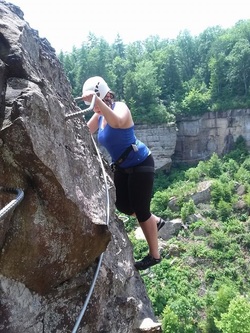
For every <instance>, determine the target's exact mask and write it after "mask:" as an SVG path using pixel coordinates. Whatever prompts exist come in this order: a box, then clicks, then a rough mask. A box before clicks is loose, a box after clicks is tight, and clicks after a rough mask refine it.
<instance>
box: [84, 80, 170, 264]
mask: <svg viewBox="0 0 250 333" xmlns="http://www.w3.org/2000/svg"><path fill="white" fill-rule="evenodd" d="M94 95H96V99H95V105H94V112H95V113H94V115H93V116H92V117H91V119H90V120H89V121H88V123H87V125H88V127H89V129H90V132H91V133H92V134H93V133H95V132H96V131H98V136H97V138H98V141H99V143H100V144H101V145H103V146H104V147H105V148H106V149H107V151H108V153H109V154H110V156H111V158H112V164H111V167H112V170H113V171H114V184H115V188H116V207H117V209H118V210H119V211H120V212H122V213H124V214H126V215H130V216H135V217H136V218H137V220H138V222H139V224H140V226H141V229H142V231H143V233H144V235H145V238H146V240H147V243H148V247H149V253H148V255H147V256H146V257H145V258H143V259H142V260H140V261H137V262H135V267H136V268H137V269H138V270H144V269H147V268H149V267H151V266H153V265H156V264H158V263H160V262H161V256H160V253H159V250H158V235H157V233H158V231H159V230H160V229H161V228H162V227H163V225H164V224H165V221H164V220H163V219H162V218H159V217H157V216H155V215H154V214H152V213H151V212H150V201H151V196H152V189H153V182H154V173H155V172H154V159H153V157H152V154H151V152H150V150H149V148H148V147H147V146H146V145H145V144H144V143H143V142H141V141H140V140H138V139H137V138H136V136H135V132H134V122H133V119H132V115H131V112H130V110H129V108H128V106H127V105H126V104H125V103H124V102H119V101H115V95H114V93H113V92H112V91H111V90H110V89H109V87H108V85H107V83H106V82H105V80H104V79H103V78H101V77H100V76H95V77H91V78H89V79H88V80H87V81H86V82H85V83H84V85H83V90H82V99H83V100H84V102H85V104H86V105H89V104H90V102H91V101H92V98H93V96H94Z"/></svg>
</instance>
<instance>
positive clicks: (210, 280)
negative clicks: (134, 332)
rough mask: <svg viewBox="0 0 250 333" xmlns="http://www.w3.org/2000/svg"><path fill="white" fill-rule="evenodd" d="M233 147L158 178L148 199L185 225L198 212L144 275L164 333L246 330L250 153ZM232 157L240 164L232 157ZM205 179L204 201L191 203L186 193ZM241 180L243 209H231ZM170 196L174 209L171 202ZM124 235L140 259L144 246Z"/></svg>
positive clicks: (249, 278) (157, 210) (249, 272)
mask: <svg viewBox="0 0 250 333" xmlns="http://www.w3.org/2000/svg"><path fill="white" fill-rule="evenodd" d="M236 150H237V154H235V155H234V154H233V152H231V153H230V154H229V156H228V155H226V156H224V157H223V158H219V157H218V156H217V155H213V156H212V157H211V158H210V159H209V160H208V161H204V162H200V163H199V164H198V165H197V166H196V167H192V168H189V169H185V170H180V172H178V169H176V170H172V171H171V172H169V173H166V172H161V173H160V174H159V175H158V177H159V180H161V181H159V184H160V186H159V190H157V189H156V191H155V192H154V195H153V198H152V211H153V213H155V214H156V215H158V214H159V213H160V214H162V215H161V216H164V217H165V218H168V219H171V218H174V217H179V218H181V219H182V220H183V222H185V220H186V221H189V220H188V219H189V216H190V215H192V214H193V213H195V214H196V215H197V214H200V219H199V220H197V221H196V222H192V223H191V224H189V228H188V230H185V231H180V232H179V234H178V235H177V236H176V237H173V238H171V239H169V240H168V241H167V242H165V243H164V246H163V245H162V246H163V248H162V257H163V260H162V262H161V264H160V265H156V266H154V267H152V268H151V272H150V273H149V275H144V276H142V278H143V280H144V283H145V286H146V288H147V291H148V295H149V298H150V300H151V302H152V305H153V308H154V311H155V314H156V315H157V316H158V317H159V319H160V320H161V321H162V329H163V332H175V333H231V332H239V333H241V332H248V331H247V330H246V331H244V329H246V327H248V326H247V325H249V321H248V320H249V319H248V316H245V317H246V318H244V319H243V313H244V312H245V313H249V304H248V303H249V300H247V301H246V299H245V300H244V301H242V300H241V297H242V295H245V294H249V292H250V287H249V286H250V268H249V258H250V257H249V248H250V236H249V231H250V218H249V214H248V212H249V211H248V210H247V209H248V207H249V185H247V182H246V180H247V179H249V178H248V177H250V176H249V174H250V167H249V166H250V163H249V155H248V156H246V155H245V159H243V157H242V156H244V154H245V153H243V152H244V151H245V145H244V143H243V142H241V143H240V144H239V145H238V146H237V147H236ZM234 156H241V159H240V160H238V161H237V158H236V160H234V158H232V157H234ZM240 170H241V171H240ZM243 171H244V172H243ZM240 172H241V175H240ZM164 178H166V179H164ZM170 179H171V181H170ZM206 180H209V181H211V185H210V191H211V192H210V194H211V198H210V202H209V203H206V204H197V205H195V204H194V201H193V200H192V199H191V197H192V194H193V193H195V191H196V189H197V183H199V182H201V181H206ZM243 183H244V189H245V191H244V192H243V194H242V195H241V199H242V200H243V201H244V202H246V208H244V210H243V211H242V210H238V209H236V208H235V203H236V202H237V200H239V194H237V188H238V187H239V186H240V185H243ZM163 184H164V185H163ZM164 186H167V188H164ZM173 198H174V202H175V205H174V206H173V207H172V206H171V205H172V204H171V205H169V203H170V202H172V200H173ZM172 209H174V210H172ZM188 223H189V222H188ZM129 237H130V239H131V241H132V244H133V246H134V255H135V257H136V258H137V259H138V258H141V257H143V256H144V255H145V254H146V253H147V244H146V241H142V240H137V239H136V238H135V236H134V233H133V231H132V232H130V233H129ZM173 249H174V251H173ZM239 299H240V300H241V301H238V300H239ZM236 300H237V301H236ZM237 320H240V321H242V325H238V327H237V329H239V331H237V330H236V322H237Z"/></svg>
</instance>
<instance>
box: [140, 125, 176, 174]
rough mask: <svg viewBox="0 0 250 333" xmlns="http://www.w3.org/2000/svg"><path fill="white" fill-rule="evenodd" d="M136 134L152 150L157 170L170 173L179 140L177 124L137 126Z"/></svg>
mask: <svg viewBox="0 0 250 333" xmlns="http://www.w3.org/2000/svg"><path fill="white" fill-rule="evenodd" d="M135 133H136V136H137V137H138V138H139V139H140V140H141V141H143V142H144V143H146V145H147V146H148V147H149V148H150V150H151V152H152V154H153V156H154V160H155V168H156V169H157V170H166V171H169V170H170V167H171V165H172V155H173V154H174V152H175V145H176V140H177V131H176V124H174V123H170V124H161V125H150V126H149V125H136V127H135Z"/></svg>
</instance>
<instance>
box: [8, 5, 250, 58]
mask: <svg viewBox="0 0 250 333" xmlns="http://www.w3.org/2000/svg"><path fill="white" fill-rule="evenodd" d="M7 1H9V2H11V3H13V4H15V5H17V6H19V7H20V8H21V9H22V11H23V12H24V19H25V20H26V21H27V22H28V23H29V25H30V26H31V27H32V28H33V29H36V30H38V33H39V36H40V37H42V38H43V37H45V38H47V39H48V41H49V42H50V44H51V45H52V46H53V47H54V48H55V49H56V51H57V52H59V51H60V50H63V51H71V50H72V47H73V46H76V47H80V45H81V43H82V42H83V41H86V39H87V36H88V34H89V32H92V33H94V34H95V35H96V36H97V37H103V38H104V39H105V40H106V41H107V42H108V43H112V42H114V40H115V37H116V35H117V34H118V33H119V34H120V36H121V38H122V39H123V41H124V43H125V44H127V43H130V42H134V41H135V40H144V39H146V38H147V37H149V36H151V35H158V36H160V37H161V38H176V37H177V35H178V34H179V33H180V32H181V31H183V30H185V29H186V30H188V31H189V32H190V33H191V34H192V35H198V34H199V33H201V32H202V31H204V30H205V29H206V28H208V27H212V26H216V25H219V26H221V27H223V28H230V27H232V26H233V25H234V24H235V23H236V22H238V21H239V20H241V19H249V18H250V16H249V15H250V14H249V9H250V8H249V2H248V1H247V0H237V1H235V0H234V1H230V0H228V1H224V0H171V1H170V0H153V1H149V2H147V1H140V0H106V1H101V0H94V1H86V0H70V1H67V2H66V1H60V2H59V1H53V0H13V1H10V0H7Z"/></svg>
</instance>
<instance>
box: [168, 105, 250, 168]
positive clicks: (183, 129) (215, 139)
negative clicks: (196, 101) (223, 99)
mask: <svg viewBox="0 0 250 333" xmlns="http://www.w3.org/2000/svg"><path fill="white" fill-rule="evenodd" d="M177 128H178V131H177V138H176V146H175V152H174V155H173V156H172V159H173V161H174V162H177V163H186V164H196V163H197V162H199V161H202V160H206V159H208V158H209V157H210V156H211V155H212V154H213V153H217V154H218V155H220V156H221V155H223V154H225V153H228V152H229V151H230V150H232V148H233V147H234V143H235V141H236V140H237V138H238V137H239V136H242V137H243V138H244V139H245V140H246V144H247V146H248V147H249V149H250V109H245V110H229V111H225V112H207V113H205V114H204V115H202V116H197V117H194V116H192V117H183V118H181V119H178V120H177Z"/></svg>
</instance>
